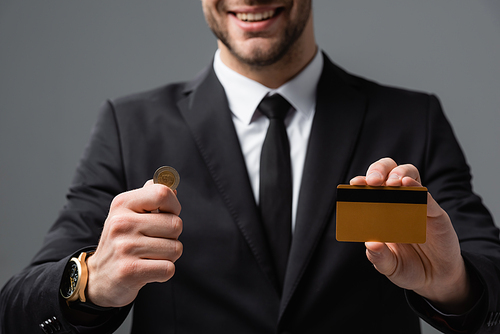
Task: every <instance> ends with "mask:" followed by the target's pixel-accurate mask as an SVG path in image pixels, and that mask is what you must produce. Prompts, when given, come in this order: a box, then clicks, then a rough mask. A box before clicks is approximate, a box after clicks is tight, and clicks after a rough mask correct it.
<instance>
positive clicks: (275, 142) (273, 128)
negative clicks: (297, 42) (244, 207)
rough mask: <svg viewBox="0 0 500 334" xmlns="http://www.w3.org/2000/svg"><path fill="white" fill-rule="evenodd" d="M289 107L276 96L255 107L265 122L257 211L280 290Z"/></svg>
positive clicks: (288, 187)
mask: <svg viewBox="0 0 500 334" xmlns="http://www.w3.org/2000/svg"><path fill="white" fill-rule="evenodd" d="M290 107H291V106H290V104H289V103H288V102H287V100H285V99H284V98H283V97H282V96H281V95H279V94H275V95H272V96H267V97H265V98H264V99H263V100H262V102H261V103H260V104H259V106H258V109H259V110H260V111H261V112H262V113H263V114H264V115H266V116H267V117H268V118H269V128H268V130H267V134H266V139H265V140H264V144H263V146H262V154H261V157H260V188H259V189H260V190H259V207H260V212H261V215H262V221H263V223H264V229H265V231H266V235H267V239H268V243H269V246H270V249H271V252H272V256H273V260H274V266H275V268H276V273H277V275H278V284H279V288H280V289H282V288H283V281H284V277H285V271H286V263H287V261H288V253H289V251H290V244H291V240H292V170H291V163H290V144H289V142H288V136H287V133H286V127H285V122H284V119H285V116H286V114H287V113H288V111H289V110H290Z"/></svg>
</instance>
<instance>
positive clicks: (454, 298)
mask: <svg viewBox="0 0 500 334" xmlns="http://www.w3.org/2000/svg"><path fill="white" fill-rule="evenodd" d="M350 184H351V185H369V186H406V187H411V186H421V181H420V175H419V172H418V170H417V168H416V167H415V166H413V165H400V166H398V165H397V164H396V162H394V160H392V159H390V158H384V159H381V160H379V161H377V162H375V163H373V164H372V165H371V166H370V167H369V168H368V171H367V172H366V176H357V177H355V178H353V179H352V180H351V181H350ZM365 245H366V256H367V257H368V259H369V260H370V261H371V262H372V263H373V265H374V266H375V268H376V269H377V270H378V271H379V272H380V273H382V274H384V275H385V276H387V277H388V278H389V280H391V281H392V282H393V283H394V284H396V285H397V286H399V287H401V288H404V289H408V290H413V291H415V292H416V293H417V294H419V295H421V296H423V297H425V298H427V299H428V300H429V301H430V302H431V303H432V304H433V305H434V306H435V307H436V308H438V309H439V310H441V311H442V312H446V313H454V314H460V313H463V312H466V311H468V310H469V309H470V308H471V307H472V306H473V305H474V302H475V301H476V300H475V298H474V297H475V296H474V295H473V293H472V291H471V286H470V281H469V276H468V274H467V271H466V268H465V264H464V260H463V258H462V255H461V253H460V245H459V242H458V237H457V234H456V233H455V230H454V228H453V226H452V224H451V220H450V218H449V217H448V214H447V213H446V212H445V211H444V210H443V209H442V208H441V207H440V206H439V204H437V202H436V201H435V200H434V199H433V198H432V196H431V195H430V194H429V193H428V194H427V241H426V243H424V244H396V243H381V242H366V243H365Z"/></svg>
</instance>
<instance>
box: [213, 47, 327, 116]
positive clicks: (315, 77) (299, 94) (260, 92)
mask: <svg viewBox="0 0 500 334" xmlns="http://www.w3.org/2000/svg"><path fill="white" fill-rule="evenodd" d="M213 66H214V71H215V74H216V75H217V78H218V79H219V81H220V83H221V84H222V87H224V90H225V92H226V96H227V99H228V103H229V109H230V110H231V111H232V113H233V114H234V115H235V116H236V117H237V118H238V119H240V120H241V121H242V122H243V123H244V124H250V123H251V121H252V119H253V115H254V113H255V110H256V109H257V106H258V105H259V103H260V101H262V99H263V98H264V97H265V96H266V95H267V94H270V95H272V94H275V93H279V94H281V95H282V96H283V97H284V98H286V99H287V101H288V102H289V103H290V104H291V105H292V106H293V107H294V109H295V110H297V111H299V112H300V113H302V114H303V115H304V116H305V117H310V115H311V114H312V113H313V111H314V108H315V106H316V87H317V84H318V81H319V78H320V76H321V72H322V70H323V57H322V56H321V52H320V51H319V50H318V51H317V52H316V55H315V56H314V58H313V60H312V61H311V62H310V63H309V64H308V65H307V66H306V67H305V68H304V69H303V70H302V71H301V72H300V73H299V74H297V75H296V76H295V77H294V78H293V79H292V80H290V81H288V82H286V83H285V84H283V85H282V86H280V87H278V88H277V89H271V88H268V87H266V86H264V85H262V84H260V83H258V82H257V81H254V80H252V79H249V78H247V77H245V76H243V75H241V74H239V73H237V72H235V71H233V70H232V69H230V68H229V67H227V66H226V65H225V64H224V63H223V62H222V60H221V59H220V50H217V51H216V53H215V57H214V65H213Z"/></svg>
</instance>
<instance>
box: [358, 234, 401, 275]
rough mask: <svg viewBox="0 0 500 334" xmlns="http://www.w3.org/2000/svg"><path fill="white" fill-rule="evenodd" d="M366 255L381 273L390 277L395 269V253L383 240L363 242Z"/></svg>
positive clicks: (396, 261)
mask: <svg viewBox="0 0 500 334" xmlns="http://www.w3.org/2000/svg"><path fill="white" fill-rule="evenodd" d="M365 247H366V257H367V258H368V260H370V262H371V263H372V264H373V265H374V266H375V269H377V270H378V271H379V272H380V273H381V274H383V275H385V276H387V277H390V276H392V275H393V274H394V272H395V271H396V268H397V265H398V260H397V258H396V255H394V253H393V252H392V251H391V250H390V248H389V247H388V246H387V244H385V243H383V242H365Z"/></svg>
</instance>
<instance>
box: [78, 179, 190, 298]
mask: <svg viewBox="0 0 500 334" xmlns="http://www.w3.org/2000/svg"><path fill="white" fill-rule="evenodd" d="M176 195H177V192H176V191H172V190H171V189H170V188H168V187H166V186H164V185H161V184H153V182H152V181H151V180H150V181H148V182H147V183H146V184H145V185H144V187H143V188H140V189H136V190H132V191H128V192H125V193H122V194H120V195H118V196H116V197H115V199H114V200H113V202H112V203H111V207H110V211H109V215H108V218H107V219H106V222H105V223H104V229H103V231H102V235H101V239H100V241H99V245H98V246H97V250H96V252H95V254H94V255H92V256H91V257H90V258H89V259H88V261H87V265H88V270H89V278H88V285H87V290H86V291H87V298H88V299H89V300H90V301H91V302H92V303H94V304H96V305H99V306H103V307H122V306H125V305H128V304H130V303H131V302H132V301H134V299H135V298H136V296H137V293H138V292H139V290H140V289H141V288H142V287H143V286H144V285H145V284H147V283H150V282H165V281H167V280H169V279H170V278H171V277H172V276H173V275H174V272H175V266H174V262H175V261H176V260H177V259H178V258H179V257H180V256H181V254H182V243H181V242H180V241H179V240H178V237H179V235H180V234H181V232H182V220H181V219H180V218H179V214H180V212H181V205H180V204H179V201H178V200H177V196H176ZM152 211H158V212H152Z"/></svg>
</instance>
